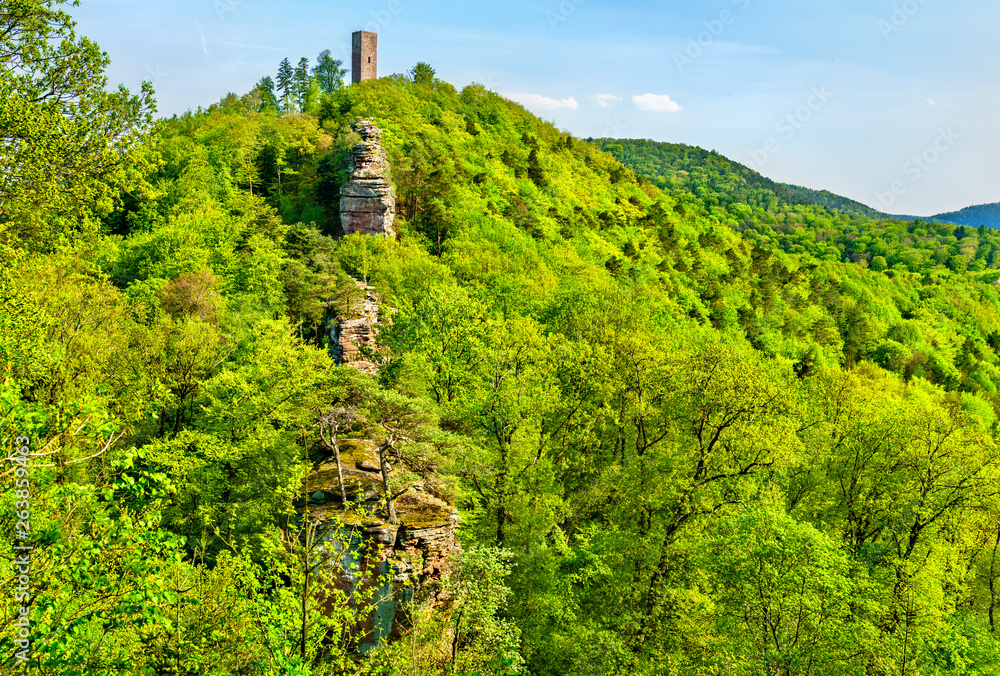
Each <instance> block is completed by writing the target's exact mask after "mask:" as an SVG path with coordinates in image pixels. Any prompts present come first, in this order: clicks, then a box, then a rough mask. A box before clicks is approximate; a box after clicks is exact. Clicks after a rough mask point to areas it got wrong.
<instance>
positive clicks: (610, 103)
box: [594, 94, 622, 108]
mask: <svg viewBox="0 0 1000 676" xmlns="http://www.w3.org/2000/svg"><path fill="white" fill-rule="evenodd" d="M594 100H595V101H597V105H599V106H600V107H601V108H613V107H614V105H615V102H616V101H621V100H622V97H620V96H615V95H614V94H598V95H597V96H595V97H594Z"/></svg>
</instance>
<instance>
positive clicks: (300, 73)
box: [292, 56, 312, 109]
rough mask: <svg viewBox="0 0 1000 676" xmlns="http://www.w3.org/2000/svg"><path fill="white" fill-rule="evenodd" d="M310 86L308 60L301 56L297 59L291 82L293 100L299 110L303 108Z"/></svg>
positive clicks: (310, 78) (310, 77)
mask: <svg viewBox="0 0 1000 676" xmlns="http://www.w3.org/2000/svg"><path fill="white" fill-rule="evenodd" d="M310 84H312V76H310V75H309V59H307V58H306V57H304V56H303V57H302V58H301V59H299V65H298V66H297V67H296V68H295V75H294V76H293V82H292V90H293V91H294V92H295V100H296V101H297V102H298V104H299V108H300V109H302V108H305V105H306V97H307V96H308V95H309V85H310Z"/></svg>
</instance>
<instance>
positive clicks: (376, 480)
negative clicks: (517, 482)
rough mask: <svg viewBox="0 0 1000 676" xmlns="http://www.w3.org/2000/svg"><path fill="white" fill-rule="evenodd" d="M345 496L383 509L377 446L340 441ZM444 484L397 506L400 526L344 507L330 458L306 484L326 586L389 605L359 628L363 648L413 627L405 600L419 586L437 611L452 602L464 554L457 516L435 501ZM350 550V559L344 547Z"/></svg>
mask: <svg viewBox="0 0 1000 676" xmlns="http://www.w3.org/2000/svg"><path fill="white" fill-rule="evenodd" d="M341 470H342V472H343V475H344V485H345V492H346V493H347V498H348V500H350V501H352V502H358V503H361V502H367V503H368V504H372V503H375V504H376V505H380V504H381V501H382V494H381V490H382V484H381V481H382V479H381V475H380V474H379V470H378V455H377V449H376V444H375V443H374V442H372V441H370V440H367V439H350V440H345V441H343V442H342V443H341ZM442 488H443V487H442V486H417V487H415V488H411V489H410V490H408V491H407V492H406V493H404V494H403V495H401V496H399V497H398V498H397V499H396V501H395V504H396V512H397V515H398V517H399V525H396V526H394V525H392V524H390V523H389V522H388V521H385V520H382V519H380V518H377V517H375V516H372V515H371V514H370V513H369V514H367V515H366V514H364V513H363V511H358V510H354V509H352V510H351V511H345V510H344V508H343V505H342V504H341V503H340V479H339V475H338V472H337V463H336V460H334V459H333V458H330V459H329V460H328V461H327V462H326V463H324V464H323V465H322V466H320V468H319V469H318V471H316V472H314V473H313V474H312V475H310V476H309V478H308V479H307V480H306V489H307V492H308V495H309V496H310V499H309V514H310V518H311V519H313V520H314V521H315V522H317V523H318V534H319V537H320V540H321V541H322V542H323V545H322V546H323V547H325V548H327V549H329V551H328V552H326V553H325V555H321V556H320V558H321V559H325V560H327V561H328V562H329V564H328V566H327V571H328V578H327V580H328V581H329V582H330V583H331V584H332V586H333V587H335V588H336V589H337V590H338V591H337V593H346V594H352V593H354V592H357V591H358V590H362V591H363V590H374V591H375V596H376V597H378V598H381V599H383V600H382V601H381V602H380V603H379V604H378V607H377V608H376V609H375V611H374V612H372V613H371V614H370V615H369V616H368V617H366V618H364V620H363V621H362V622H361V624H360V626H358V627H357V629H356V636H357V641H358V647H359V649H361V650H362V652H364V651H365V650H366V649H368V648H371V647H375V646H377V645H378V644H379V643H380V642H381V641H383V640H387V639H391V638H397V637H398V636H399V635H400V631H401V629H402V628H404V627H406V626H407V619H406V615H405V613H404V612H403V608H402V603H401V601H403V600H406V599H408V598H410V596H411V595H412V594H413V591H414V589H417V588H419V589H420V590H421V591H422V593H423V594H424V595H425V598H427V599H429V600H430V602H431V603H432V604H434V605H436V604H444V603H447V602H448V600H449V599H448V598H447V596H446V594H445V593H444V592H443V589H442V584H441V583H442V582H443V580H444V578H445V577H446V576H447V575H448V573H449V571H450V569H451V565H452V562H453V561H454V558H455V556H456V555H457V554H458V552H459V551H460V550H461V547H460V545H459V543H458V540H457V537H456V536H457V533H458V521H459V517H458V511H457V510H456V509H455V508H454V507H453V506H452V505H450V504H449V503H447V502H445V501H444V500H442V499H440V498H438V497H435V496H434V495H433V494H434V493H437V494H440V491H441V490H442ZM345 541H349V542H350V543H351V544H350V546H349V547H347V549H349V550H350V551H349V552H347V555H346V556H345V547H344V542H345Z"/></svg>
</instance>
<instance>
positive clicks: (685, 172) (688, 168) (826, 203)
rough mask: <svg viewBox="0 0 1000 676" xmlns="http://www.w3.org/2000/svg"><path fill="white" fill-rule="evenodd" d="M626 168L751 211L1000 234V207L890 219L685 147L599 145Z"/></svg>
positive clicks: (650, 143) (630, 142) (846, 200)
mask: <svg viewBox="0 0 1000 676" xmlns="http://www.w3.org/2000/svg"><path fill="white" fill-rule="evenodd" d="M595 141H596V142H597V143H598V144H600V146H601V148H602V149H604V150H607V151H609V152H611V153H612V154H613V155H614V156H615V157H616V158H618V160H619V161H621V162H622V164H624V165H625V166H627V167H629V168H631V169H632V170H633V171H635V172H636V173H637V174H639V175H640V176H644V177H646V178H648V179H649V180H650V181H652V182H653V183H654V184H656V185H657V186H659V187H661V188H666V189H684V190H690V191H692V192H695V193H697V192H698V191H699V190H701V191H702V192H705V191H710V192H714V193H722V194H726V195H728V196H729V197H731V198H732V199H734V200H735V201H736V202H742V203H744V204H748V205H750V206H757V205H760V206H771V207H772V209H773V208H775V207H779V208H780V207H781V206H796V205H798V206H808V205H820V206H823V207H826V208H827V209H830V210H831V211H839V212H841V213H843V214H845V215H848V216H861V217H864V218H871V219H875V220H881V219H885V218H891V219H893V220H898V221H915V220H918V219H921V218H922V220H925V221H937V222H944V223H953V224H955V225H967V226H971V227H974V228H978V227H979V226H980V225H985V226H986V227H989V228H1000V203H996V204H981V205H978V206H973V207H968V208H967V209H962V210H961V211H953V212H949V213H945V214H938V215H937V216H931V217H918V216H906V215H895V214H885V213H882V212H880V211H878V210H876V209H873V208H872V207H869V206H868V205H866V204H862V203H861V202H858V201H856V200H852V199H849V198H847V197H842V196H840V195H836V194H834V193H832V192H830V191H829V190H812V189H811V188H804V187H802V186H798V185H791V184H788V183H778V182H777V181H772V180H771V179H769V178H767V177H766V176H762V175H761V174H759V173H757V172H756V171H754V170H753V169H750V168H749V167H747V166H744V165H742V164H740V163H739V162H735V161H733V160H730V159H729V158H727V157H725V156H723V155H720V154H719V153H717V152H716V151H714V150H704V149H703V148H697V147H694V146H688V145H684V144H682V143H660V142H657V141H650V140H640V139H595Z"/></svg>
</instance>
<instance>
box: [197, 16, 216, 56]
mask: <svg viewBox="0 0 1000 676" xmlns="http://www.w3.org/2000/svg"><path fill="white" fill-rule="evenodd" d="M194 25H195V26H197V27H198V34H199V35H200V36H201V49H202V51H204V52H205V56H207V57H208V58H209V59H211V58H212V55H211V54H209V53H208V43H207V42H206V41H205V29H204V28H202V27H201V24H200V23H198V22H197V21H195V22H194Z"/></svg>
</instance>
